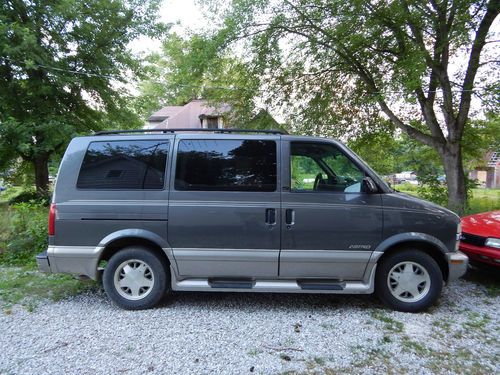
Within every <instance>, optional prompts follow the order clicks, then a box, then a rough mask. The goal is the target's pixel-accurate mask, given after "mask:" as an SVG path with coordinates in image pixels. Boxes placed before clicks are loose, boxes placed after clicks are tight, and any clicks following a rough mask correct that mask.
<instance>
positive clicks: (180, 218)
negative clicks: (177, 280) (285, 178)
mask: <svg viewBox="0 0 500 375" xmlns="http://www.w3.org/2000/svg"><path fill="white" fill-rule="evenodd" d="M177 137H179V136H177ZM278 144H279V137H277V136H259V137H255V136H253V137H252V136H249V137H245V139H242V138H241V136H236V135H234V136H227V135H226V136H224V138H223V139H221V137H220V136H218V138H217V135H208V136H205V137H203V138H200V137H199V135H198V136H195V135H183V136H182V138H181V139H178V140H177V142H176V148H175V150H174V152H175V155H176V156H175V160H174V167H173V168H172V169H173V170H172V174H173V175H172V183H171V190H170V196H169V218H168V240H169V243H170V245H171V247H172V248H173V254H174V257H175V260H176V262H177V267H178V272H179V274H180V276H186V277H227V278H232V277H233V278H245V277H248V278H252V277H277V275H278V257H279V249H280V206H281V202H280V183H279V174H278V170H279V162H278V161H279V154H280V150H279V147H278Z"/></svg>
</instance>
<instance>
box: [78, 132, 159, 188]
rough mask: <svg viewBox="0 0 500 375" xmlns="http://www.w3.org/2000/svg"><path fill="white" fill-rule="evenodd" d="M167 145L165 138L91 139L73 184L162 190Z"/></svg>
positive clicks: (79, 186) (85, 186)
mask: <svg viewBox="0 0 500 375" xmlns="http://www.w3.org/2000/svg"><path fill="white" fill-rule="evenodd" d="M168 148H169V142H168V141H110V142H92V143H90V145H89V147H88V149H87V152H86V154H85V157H84V159H83V163H82V168H81V170H80V174H79V176H78V182H77V187H78V188H79V189H91V190H102V189H111V190H142V189H145V190H154V189H155V190H159V189H163V187H164V185H165V167H166V164H167V155H168Z"/></svg>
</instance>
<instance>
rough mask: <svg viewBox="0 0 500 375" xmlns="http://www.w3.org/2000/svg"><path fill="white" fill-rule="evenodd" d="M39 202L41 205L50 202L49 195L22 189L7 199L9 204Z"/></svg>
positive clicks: (46, 204)
mask: <svg viewBox="0 0 500 375" xmlns="http://www.w3.org/2000/svg"><path fill="white" fill-rule="evenodd" d="M29 202H31V203H39V204H41V205H43V206H48V205H49V202H50V196H49V195H40V194H38V193H37V192H36V191H35V190H33V189H30V190H23V191H21V192H20V193H19V194H17V195H15V196H14V197H12V198H10V199H9V204H10V205H15V204H18V203H29Z"/></svg>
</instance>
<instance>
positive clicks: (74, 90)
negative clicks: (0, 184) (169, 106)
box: [0, 0, 164, 190]
mask: <svg viewBox="0 0 500 375" xmlns="http://www.w3.org/2000/svg"><path fill="white" fill-rule="evenodd" d="M159 5H160V2H159V0H147V1H144V0H88V1H76V0H55V1H54V0H40V1H36V2H31V1H15V2H14V4H13V2H12V1H4V2H1V3H0V170H5V169H8V168H10V166H11V164H12V163H13V162H14V161H16V160H17V159H18V158H19V157H21V158H22V159H23V160H24V161H26V162H30V163H33V166H34V167H35V174H36V175H37V179H36V183H37V188H38V189H39V190H46V184H47V175H48V173H47V163H48V162H49V160H50V158H51V157H52V156H53V155H54V154H57V153H61V152H62V150H64V148H65V146H66V144H67V142H68V141H69V139H71V137H73V136H75V135H77V134H82V133H88V132H90V131H95V130H100V129H103V128H109V127H118V128H120V127H125V128H127V127H135V126H140V124H141V122H140V120H139V118H138V117H137V116H135V114H134V113H133V111H132V110H131V109H130V108H129V100H128V97H127V94H126V92H125V91H124V90H123V84H124V83H126V81H127V78H126V75H127V72H128V73H137V74H140V64H139V62H138V61H137V60H136V59H135V58H134V57H133V56H132V54H131V52H130V51H129V50H128V48H127V44H128V43H129V42H130V41H132V40H134V39H135V38H137V37H138V36H140V35H149V36H158V35H160V34H161V33H162V31H163V30H164V26H163V25H162V24H159V23H158V22H157V20H158V17H157V11H158V9H159Z"/></svg>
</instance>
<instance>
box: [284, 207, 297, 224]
mask: <svg viewBox="0 0 500 375" xmlns="http://www.w3.org/2000/svg"><path fill="white" fill-rule="evenodd" d="M285 224H286V225H293V224H295V210H293V209H291V208H287V209H286V211H285Z"/></svg>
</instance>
